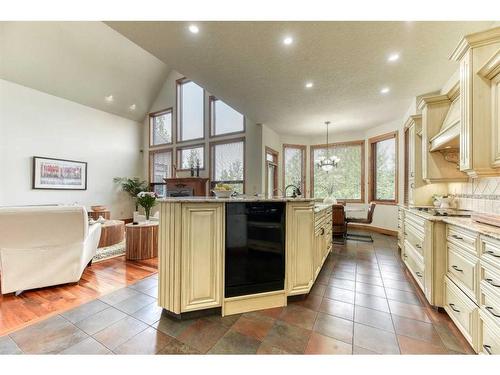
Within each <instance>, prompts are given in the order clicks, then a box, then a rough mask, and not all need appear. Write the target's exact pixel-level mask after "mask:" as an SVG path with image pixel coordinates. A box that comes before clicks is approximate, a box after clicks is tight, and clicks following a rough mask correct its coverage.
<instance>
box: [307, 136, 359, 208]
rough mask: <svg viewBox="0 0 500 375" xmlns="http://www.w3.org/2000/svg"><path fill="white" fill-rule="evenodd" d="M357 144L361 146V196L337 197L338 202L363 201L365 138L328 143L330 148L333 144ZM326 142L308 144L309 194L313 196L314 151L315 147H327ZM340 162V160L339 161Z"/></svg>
mask: <svg viewBox="0 0 500 375" xmlns="http://www.w3.org/2000/svg"><path fill="white" fill-rule="evenodd" d="M355 145H359V146H361V198H360V199H337V201H338V202H344V203H365V140H364V139H363V140H357V141H348V142H336V143H330V144H329V146H330V148H331V147H333V148H335V146H355ZM326 146H327V145H326V143H324V144H319V145H311V146H310V155H309V157H310V164H309V167H310V176H311V181H310V188H311V192H310V196H311V197H312V198H314V170H315V166H314V151H315V150H317V149H322V148H327V147H326ZM340 162H342V160H341V161H340Z"/></svg>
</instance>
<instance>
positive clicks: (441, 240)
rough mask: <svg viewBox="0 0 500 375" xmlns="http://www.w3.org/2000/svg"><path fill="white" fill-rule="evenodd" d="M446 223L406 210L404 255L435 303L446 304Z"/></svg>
mask: <svg viewBox="0 0 500 375" xmlns="http://www.w3.org/2000/svg"><path fill="white" fill-rule="evenodd" d="M445 237H446V226H445V224H444V223H443V222H439V221H432V220H427V219H425V218H423V217H421V216H419V215H417V214H415V213H413V212H411V211H409V210H405V213H404V222H403V238H402V240H403V242H402V244H403V247H402V248H401V256H402V259H403V262H404V263H405V265H406V266H407V268H408V270H409V271H410V273H411V275H412V276H413V278H414V279H415V281H416V282H417V285H418V286H419V287H420V288H421V289H422V291H423V293H424V294H425V297H426V298H427V300H428V301H429V303H430V304H431V305H433V306H438V307H442V306H443V275H444V274H445V269H446V251H445V249H446V247H445Z"/></svg>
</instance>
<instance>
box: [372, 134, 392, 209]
mask: <svg viewBox="0 0 500 375" xmlns="http://www.w3.org/2000/svg"><path fill="white" fill-rule="evenodd" d="M394 147H395V143H394V140H393V139H388V140H385V141H382V142H379V143H377V145H376V149H375V151H376V158H375V161H376V164H375V165H376V169H375V173H376V176H375V177H376V178H375V181H376V186H375V198H376V199H378V200H392V199H394V198H395V186H396V185H395V181H396V169H395V168H396V159H395V157H396V155H395V149H394Z"/></svg>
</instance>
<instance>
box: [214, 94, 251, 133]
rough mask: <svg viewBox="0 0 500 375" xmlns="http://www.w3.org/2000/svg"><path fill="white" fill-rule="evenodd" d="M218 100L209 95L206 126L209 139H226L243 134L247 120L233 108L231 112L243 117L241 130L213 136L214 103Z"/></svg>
mask: <svg viewBox="0 0 500 375" xmlns="http://www.w3.org/2000/svg"><path fill="white" fill-rule="evenodd" d="M218 100H220V99H219V98H217V97H216V96H215V95H210V97H209V98H208V122H209V124H208V126H209V129H210V138H220V137H228V136H234V135H238V134H244V133H245V132H246V130H247V118H246V116H245V115H243V114H241V113H240V112H238V111H236V110H235V109H234V108H233V110H235V111H236V112H238V113H240V115H242V116H243V130H238V131H235V132H230V133H224V134H215V126H216V121H215V103H216V102H217V101H218ZM226 105H228V104H227V103H226ZM231 108H232V107H231Z"/></svg>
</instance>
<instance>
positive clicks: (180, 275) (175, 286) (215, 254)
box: [158, 202, 224, 315]
mask: <svg viewBox="0 0 500 375" xmlns="http://www.w3.org/2000/svg"><path fill="white" fill-rule="evenodd" d="M158 246H159V249H158V250H159V251H158V254H159V255H158V256H159V260H158V268H159V277H158V279H159V292H158V296H159V298H158V303H159V305H160V306H162V307H163V308H165V309H166V310H168V311H169V312H170V313H173V314H175V315H180V314H181V313H184V312H189V311H195V310H202V309H209V308H214V307H221V306H222V299H223V264H224V263H223V257H224V203H201V202H200V203H178V202H162V203H161V204H160V235H159V241H158Z"/></svg>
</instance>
